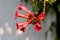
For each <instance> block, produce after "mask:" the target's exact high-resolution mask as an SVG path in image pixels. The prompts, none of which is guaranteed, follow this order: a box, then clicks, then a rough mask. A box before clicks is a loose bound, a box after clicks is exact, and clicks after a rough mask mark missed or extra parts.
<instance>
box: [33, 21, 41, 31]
mask: <svg viewBox="0 0 60 40" xmlns="http://www.w3.org/2000/svg"><path fill="white" fill-rule="evenodd" d="M34 29H35V30H36V31H40V30H41V29H42V26H41V25H40V23H39V22H37V23H36V24H35V25H34Z"/></svg>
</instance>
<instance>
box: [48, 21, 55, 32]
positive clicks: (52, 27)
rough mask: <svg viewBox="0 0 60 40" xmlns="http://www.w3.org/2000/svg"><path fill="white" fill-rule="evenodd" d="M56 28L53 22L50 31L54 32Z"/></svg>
mask: <svg viewBox="0 0 60 40" xmlns="http://www.w3.org/2000/svg"><path fill="white" fill-rule="evenodd" d="M55 28H56V23H55V22H52V23H51V26H50V28H49V29H50V31H51V32H52V31H53V30H54V29H55Z"/></svg>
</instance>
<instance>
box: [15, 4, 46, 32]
mask: <svg viewBox="0 0 60 40" xmlns="http://www.w3.org/2000/svg"><path fill="white" fill-rule="evenodd" d="M18 10H23V11H25V12H27V14H26V15H23V14H21V13H19V12H18ZM37 14H38V12H34V15H32V12H31V11H29V10H28V9H27V8H26V7H25V6H24V5H22V4H19V5H18V9H17V10H16V13H15V19H17V17H19V18H26V19H27V21H25V22H16V28H17V29H19V30H20V31H23V32H25V29H26V27H27V26H28V25H29V24H33V25H34V29H35V30H36V31H40V30H41V29H42V26H41V24H40V22H39V21H40V20H44V18H45V12H42V13H41V14H40V15H38V16H37ZM36 16H37V17H36Z"/></svg>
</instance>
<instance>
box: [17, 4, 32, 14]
mask: <svg viewBox="0 0 60 40" xmlns="http://www.w3.org/2000/svg"><path fill="white" fill-rule="evenodd" d="M18 9H19V10H23V11H25V12H27V13H30V14H31V11H29V10H28V9H27V8H26V7H25V6H23V5H22V4H19V5H18Z"/></svg>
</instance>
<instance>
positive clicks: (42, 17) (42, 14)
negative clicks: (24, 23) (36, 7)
mask: <svg viewBox="0 0 60 40" xmlns="http://www.w3.org/2000/svg"><path fill="white" fill-rule="evenodd" d="M44 18H45V12H42V13H41V14H40V15H39V16H38V17H37V20H44Z"/></svg>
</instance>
